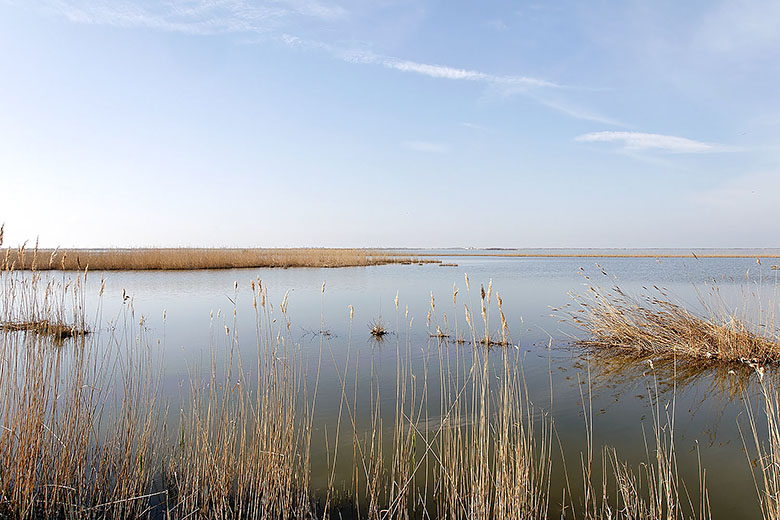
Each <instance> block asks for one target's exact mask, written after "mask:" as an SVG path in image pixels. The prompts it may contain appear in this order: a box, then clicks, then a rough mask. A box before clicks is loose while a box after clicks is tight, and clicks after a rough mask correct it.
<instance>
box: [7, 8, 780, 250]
mask: <svg viewBox="0 0 780 520" xmlns="http://www.w3.org/2000/svg"><path fill="white" fill-rule="evenodd" d="M778 49H780V2H777V1H776V0H766V1H763V0H730V1H721V2H719V1H713V0H706V1H696V0H691V1H686V2H679V1H674V0H669V1H664V0H661V1H650V0H647V1H639V0H626V1H617V0H615V1H606V0H594V1H591V2H581V1H571V2H566V1H561V2H519V1H515V2H509V1H500V0H495V1H488V2H463V1H452V0H450V1H444V0H442V1H412V0H375V1H374V0H269V1H251V0H143V1H130V0H116V1H110V0H39V1H36V0H0V222H4V223H5V245H11V246H16V245H19V244H21V243H23V242H24V241H26V240H27V241H29V243H30V244H32V243H34V242H35V241H36V240H38V241H39V243H40V245H41V246H46V247H49V246H50V247H119V246H172V247H175V246H215V247H216V246H242V247H250V246H260V247H277V246H278V247H281V246H324V247H692V248H693V247H697V248H700V247H778V246H780V218H779V217H780V88H778V85H780V51H778Z"/></svg>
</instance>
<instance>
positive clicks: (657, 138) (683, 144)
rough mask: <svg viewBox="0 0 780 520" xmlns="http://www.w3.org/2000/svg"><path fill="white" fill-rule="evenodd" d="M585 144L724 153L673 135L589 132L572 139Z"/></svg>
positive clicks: (634, 148) (633, 148) (635, 148)
mask: <svg viewBox="0 0 780 520" xmlns="http://www.w3.org/2000/svg"><path fill="white" fill-rule="evenodd" d="M574 140H575V141H580V142H585V143H622V144H623V148H625V149H627V150H660V151H665V152H671V153H710V152H719V151H724V148H723V147H722V146H720V145H718V144H714V143H705V142H703V141H695V140H693V139H688V138H687V137H678V136H675V135H664V134H649V133H644V132H590V133H588V134H583V135H579V136H577V137H575V138H574Z"/></svg>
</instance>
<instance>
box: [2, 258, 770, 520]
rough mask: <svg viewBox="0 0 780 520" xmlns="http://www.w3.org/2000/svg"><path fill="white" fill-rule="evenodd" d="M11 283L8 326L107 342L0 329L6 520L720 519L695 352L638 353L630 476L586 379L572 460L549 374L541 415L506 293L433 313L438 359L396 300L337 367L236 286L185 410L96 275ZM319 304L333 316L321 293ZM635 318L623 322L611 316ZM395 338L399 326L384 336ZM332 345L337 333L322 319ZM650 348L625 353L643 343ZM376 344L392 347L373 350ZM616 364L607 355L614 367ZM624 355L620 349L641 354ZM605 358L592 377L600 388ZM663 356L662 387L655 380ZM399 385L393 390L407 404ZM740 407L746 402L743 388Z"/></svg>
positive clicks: (324, 345) (749, 433)
mask: <svg viewBox="0 0 780 520" xmlns="http://www.w3.org/2000/svg"><path fill="white" fill-rule="evenodd" d="M2 276H3V285H2V288H3V308H2V316H1V318H2V321H3V322H4V323H57V324H60V325H61V326H63V327H68V328H69V330H74V331H89V332H90V333H89V334H73V335H70V336H68V337H62V338H60V339H59V340H57V339H56V338H55V337H54V336H52V335H49V334H40V333H37V332H35V331H34V330H32V329H34V328H31V329H25V328H24V327H7V328H5V330H3V331H2V332H0V337H1V338H2V341H1V343H0V398H1V399H2V408H0V414H1V415H0V420H1V422H0V457H2V460H4V461H7V463H6V464H3V465H2V466H1V467H0V515H3V516H8V517H11V518H39V517H59V518H84V517H87V518H108V517H111V518H115V517H142V518H146V517H150V518H180V519H183V518H196V517H199V518H315V517H318V518H319V517H334V518H336V517H338V518H344V517H353V518H376V519H386V518H429V517H430V518H432V517H438V518H524V519H527V518H539V519H542V518H553V517H555V518H560V517H563V518H585V519H607V518H610V519H611V518H623V519H638V518H641V519H652V518H664V519H678V518H679V519H682V518H686V519H687V518H709V517H710V516H713V511H712V510H711V507H710V494H709V491H708V482H710V481H711V479H712V476H711V474H709V473H707V471H706V467H704V466H701V465H699V467H698V469H697V473H696V474H698V478H693V479H691V478H690V472H686V471H682V470H681V469H680V467H679V463H678V460H679V459H680V458H681V457H683V456H684V454H682V453H680V452H679V449H678V446H677V443H676V437H677V433H676V427H675V424H676V416H677V415H678V414H679V413H680V412H678V411H677V409H676V395H675V393H674V392H672V393H671V394H670V393H665V392H664V391H663V389H662V388H661V386H662V385H663V381H662V380H663V379H664V376H663V375H662V374H661V372H659V371H662V370H663V369H664V367H666V368H669V367H671V368H670V369H671V370H673V371H674V372H675V374H676V373H677V369H678V367H681V366H683V365H684V364H683V363H679V364H678V362H677V359H676V357H677V355H676V354H675V355H672V356H666V355H660V356H658V357H654V356H655V354H656V353H657V352H656V350H652V349H648V348H638V347H635V348H638V350H639V351H641V352H642V354H643V355H648V356H649V357H647V358H646V360H642V361H640V362H639V363H637V359H634V360H632V361H627V362H626V365H624V366H623V368H617V369H616V370H619V371H628V370H630V369H629V368H628V367H635V366H637V365H638V364H643V366H644V368H643V369H642V370H643V371H644V374H645V375H647V374H649V379H648V381H649V382H650V384H649V385H648V386H647V387H646V389H645V393H646V396H647V397H648V399H649V400H650V401H652V403H653V404H652V405H651V406H650V410H651V412H652V413H651V416H650V429H649V430H648V431H647V432H646V436H645V437H644V438H642V436H637V437H636V439H635V442H636V443H638V444H640V445H642V446H643V447H642V450H643V451H644V452H645V457H644V458H643V460H639V461H636V460H635V458H633V457H631V458H630V459H631V460H629V459H627V458H624V456H623V451H622V449H621V448H620V447H611V446H609V445H606V444H605V443H603V442H602V441H600V440H599V438H598V436H597V435H598V431H599V420H600V418H599V417H598V412H596V411H594V409H593V397H592V396H591V395H590V392H591V390H592V388H594V384H593V382H592V381H591V379H590V373H591V370H590V369H588V370H586V371H585V372H583V373H582V375H581V376H578V380H577V387H578V390H577V391H578V392H579V398H580V404H579V407H580V418H581V422H580V424H581V426H580V428H581V429H580V434H579V435H576V434H575V437H579V442H578V443H575V444H574V445H572V444H571V443H567V444H564V443H563V442H562V441H561V434H562V432H561V431H560V430H559V423H558V422H556V420H555V413H554V412H555V408H556V405H555V403H554V402H553V389H552V386H553V384H554V383H553V378H552V373H550V374H549V380H550V382H549V385H550V389H549V392H548V399H547V400H545V399H539V398H538V397H534V395H532V394H533V393H534V389H533V388H532V385H530V384H529V381H528V375H527V374H526V368H525V367H526V360H525V354H524V352H523V350H522V349H521V348H520V347H519V339H518V337H517V336H516V334H514V335H513V330H512V329H511V328H510V324H509V320H508V319H507V317H506V315H505V310H506V309H505V307H504V302H503V299H502V297H501V296H500V295H499V294H498V292H497V291H495V290H494V289H493V286H492V284H491V283H488V284H487V285H486V286H481V287H480V288H479V290H478V291H476V290H475V291H472V288H471V284H470V282H469V280H468V277H466V278H465V280H464V285H463V286H461V287H458V286H457V285H456V286H454V287H453V289H452V292H451V293H450V294H449V295H447V296H446V297H445V298H444V299H443V300H444V302H445V303H441V302H437V300H436V299H435V298H434V295H433V294H431V297H430V302H429V304H428V307H429V308H428V314H427V318H426V329H427V331H428V332H427V335H428V336H429V337H430V338H431V339H430V341H429V342H428V344H427V345H426V346H422V347H421V345H420V344H419V343H418V342H417V340H416V339H415V336H414V335H413V334H411V330H412V328H413V321H414V316H413V313H410V311H409V310H408V307H406V306H405V305H404V304H403V302H401V301H399V298H398V296H396V298H395V300H394V302H393V306H394V309H393V312H394V318H395V323H394V324H393V331H394V333H393V334H392V335H391V336H390V341H388V340H387V339H385V341H383V342H382V343H381V344H380V343H379V342H376V340H375V339H371V338H373V337H377V338H378V337H379V336H380V335H378V334H374V333H373V332H372V330H371V327H369V329H370V330H369V331H368V332H367V331H366V329H365V328H363V327H364V326H365V325H364V324H363V323H357V325H359V326H358V327H354V332H351V331H352V330H353V322H355V321H356V320H357V318H355V315H354V309H352V308H350V312H349V320H348V321H349V331H350V333H349V334H348V335H347V336H346V337H345V338H343V339H342V340H339V341H341V342H343V343H344V346H345V348H344V350H341V351H339V350H335V349H334V347H333V342H334V341H336V340H334V339H333V338H332V337H331V335H330V334H328V335H327V336H326V335H324V334H319V335H317V336H316V337H315V340H314V341H316V342H317V343H318V344H315V348H314V350H313V351H311V350H312V349H311V345H310V346H309V349H308V350H309V352H306V348H305V346H304V345H302V344H301V343H300V342H299V341H296V338H295V337H294V334H293V330H294V329H293V324H292V318H291V316H290V314H289V308H288V307H289V302H288V298H287V295H285V297H284V298H283V299H282V301H281V303H280V304H278V305H275V304H273V303H272V296H271V294H270V293H269V288H268V286H267V285H266V284H264V283H263V282H262V281H261V280H260V279H254V280H252V281H251V283H249V288H250V289H251V303H250V307H242V306H241V305H239V304H238V303H237V302H238V301H239V298H238V284H236V285H235V288H234V290H235V292H236V294H235V295H233V296H232V297H230V301H231V303H232V304H233V306H232V308H229V311H228V312H226V313H222V312H217V314H216V315H215V316H214V317H213V319H212V325H211V330H212V335H211V339H210V341H209V351H208V353H207V358H206V361H204V362H201V363H198V364H194V365H188V369H187V376H186V377H184V378H183V379H182V380H181V381H180V382H179V384H178V386H179V394H180V396H179V399H178V400H177V401H174V402H175V403H176V404H175V405H172V402H171V400H172V398H171V396H170V395H167V394H166V393H165V391H164V380H165V377H166V375H165V373H164V369H163V367H164V364H163V363H162V362H161V360H162V358H163V357H164V350H165V344H164V343H160V342H157V341H156V338H155V337H154V336H152V335H151V334H150V331H149V329H147V327H146V325H145V317H143V316H140V315H137V314H136V311H135V308H134V302H133V299H132V298H131V297H125V296H124V294H123V297H122V304H121V307H120V312H119V314H118V316H117V317H116V318H115V319H113V320H112V321H111V322H109V323H104V322H103V321H102V320H103V318H102V312H101V309H102V304H101V303H99V302H100V299H101V298H102V290H103V287H104V286H105V284H104V283H103V282H102V281H101V283H100V285H99V287H100V292H99V293H98V294H96V295H92V296H90V297H94V298H96V299H97V300H98V303H97V304H96V305H95V306H94V307H90V306H89V305H87V303H86V302H87V299H88V297H87V294H86V287H87V284H86V282H87V278H88V277H96V276H101V275H100V274H98V273H89V272H83V271H82V272H78V273H75V274H57V273H42V272H37V271H35V272H21V271H16V270H15V269H13V268H9V266H6V270H5V271H4V272H3V275H2ZM317 292H320V290H319V289H318V290H317ZM321 294H322V298H324V296H325V287H324V285H323V287H322V289H321ZM618 294H621V293H618ZM323 301H324V300H323ZM632 301H633V300H632ZM620 302H622V300H620V301H619V302H618V303H614V302H610V306H608V307H606V309H607V310H609V312H613V311H614V309H615V307H613V306H614V305H618V306H619V305H621V303H620ZM623 303H624V302H623ZM323 305H324V304H323ZM90 308H93V309H96V313H95V315H94V316H91V315H88V309H90ZM671 308H672V309H673V310H676V309H677V307H671ZM661 309H662V310H664V311H665V312H672V311H669V307H668V306H665V305H662V307H661ZM634 310H636V309H634ZM247 312H248V313H250V314H251V315H252V316H253V320H252V321H253V325H254V326H253V328H254V331H253V334H252V333H250V334H249V335H248V336H247V330H246V328H243V329H242V325H241V323H242V322H241V320H240V319H239V316H240V315H242V314H243V313H247ZM323 312H324V311H323ZM623 312H625V311H623ZM638 312H639V314H640V315H641V316H644V314H645V313H646V312H647V311H638ZM689 315H690V316H693V311H686V312H685V313H684V314H683V316H685V317H686V319H690V320H691V322H690V323H688V322H686V323H688V326H689V329H684V330H686V331H687V332H686V336H685V337H687V335H688V334H691V335H693V337H694V338H699V337H701V336H702V334H703V333H702V334H698V335H694V332H693V331H691V330H690V327H695V326H696V325H697V324H700V323H705V325H706V327H704V331H705V332H706V333H707V334H709V331H710V329H709V328H707V327H709V326H710V325H709V324H706V320H705V319H704V318H700V319H701V320H702V322H698V321H695V320H693V318H692V317H691V318H689ZM661 321H662V322H663V323H666V321H667V320H661ZM762 322H764V320H762ZM599 323H604V322H599ZM606 323H607V324H609V325H611V324H612V323H613V322H612V321H606ZM617 323H618V324H619V325H620V327H625V324H624V323H623V322H621V321H618V322H617ZM653 323H655V322H653ZM389 327H390V325H386V324H385V322H382V324H381V330H383V331H386V330H387V328H389ZM239 330H242V334H239ZM320 330H327V329H326V327H325V318H324V317H323V318H322V319H321V329H320ZM599 330H601V329H599ZM619 330H622V329H620V328H619ZM666 330H667V329H662V331H666ZM737 330H741V329H739V328H738V329H737ZM621 334H624V333H621ZM648 334H649V332H648V331H643V334H642V335H639V334H637V335H635V336H632V335H631V334H628V335H623V336H620V337H621V338H627V339H623V340H622V341H625V342H627V341H629V340H632V341H633V339H632V338H634V337H636V338H638V339H642V338H647V337H648ZM665 334H667V335H666V336H659V337H661V338H663V339H664V341H666V340H667V339H668V338H670V336H668V334H669V333H668V332H665ZM767 334H768V333H767ZM593 337H594V338H596V337H598V336H596V334H594V335H593ZM607 337H611V336H607ZM704 337H709V336H706V334H704ZM751 337H752V336H751ZM766 337H771V336H766ZM676 339H679V338H676ZM365 341H374V342H375V344H374V345H373V346H371V349H370V351H369V352H368V353H366V350H365V349H364V348H363V347H362V345H363V343H364V342H365ZM670 341H671V340H670ZM695 344H696V345H698V344H699V343H695ZM605 345H606V347H605V348H604V349H602V350H601V352H611V351H613V347H614V346H612V345H611V344H609V343H606V344H605ZM621 345H622V347H621V348H620V349H615V351H616V352H617V351H618V350H620V351H622V350H623V347H626V346H627V343H626V344H621ZM639 345H642V344H641V343H639ZM751 345H753V344H752V343H751ZM761 345H763V344H761V343H758V347H753V348H760V346H761ZM247 346H249V350H247ZM382 350H385V351H386V352H384V353H383V352H382ZM252 351H253V352H254V355H253V356H251V357H247V352H252ZM751 352H753V357H752V358H751V359H753V360H756V361H755V362H753V361H751V363H754V364H755V366H754V367H750V366H746V369H747V370H749V371H750V373H749V374H748V375H747V376H746V377H747V378H748V379H750V378H751V377H752V378H753V381H758V382H759V383H758V384H759V386H760V394H759V395H760V396H762V397H761V399H760V400H759V401H757V403H758V404H757V406H760V408H757V409H754V408H753V407H752V406H753V405H752V404H746V408H745V410H746V413H747V414H748V415H749V419H750V420H749V421H748V423H747V424H748V426H747V429H746V430H745V436H744V437H743V441H744V443H745V449H746V452H747V453H748V456H749V458H748V460H747V461H746V462H745V466H746V467H748V468H750V470H751V471H753V472H754V475H755V476H756V481H755V482H756V492H757V502H758V503H759V504H760V509H761V510H762V511H763V515H764V518H778V508H777V496H778V491H779V489H778V488H780V486H778V484H777V482H778V473H777V471H776V467H777V466H778V463H777V458H778V453H780V434H778V433H777V431H776V430H777V429H778V426H777V425H778V424H780V418H778V406H777V390H776V387H775V386H774V383H773V381H774V379H773V378H772V377H770V376H769V374H766V375H764V374H763V372H760V373H759V372H758V370H759V369H760V368H762V367H764V364H763V361H762V360H767V361H768V360H769V359H770V358H769V357H768V356H763V357H762V356H758V355H756V351H755V350H753V351H751ZM663 353H664V351H662V352H661V354H663ZM678 354H680V353H678ZM366 355H368V356H369V358H368V359H366V358H365V356H366ZM679 357H680V358H681V359H683V358H684V356H683V355H682V354H680V355H679ZM619 358H621V357H620V356H617V355H615V356H606V357H605V359H613V360H617V359H619ZM690 358H691V359H699V357H697V356H691V357H690ZM388 359H390V360H392V361H391V362H392V366H391V367H387V366H385V367H384V368H383V367H381V366H380V364H381V363H382V361H380V360H383V361H384V362H385V363H387V361H388ZM593 359H594V361H593V365H592V369H593V371H594V372H595V371H597V370H598V369H599V368H601V369H604V365H603V364H602V365H599V364H598V361H596V360H595V358H593ZM621 359H622V358H621ZM653 359H656V363H657V364H658V368H657V369H656V367H653V366H652V363H648V362H647V361H648V360H649V361H652V360H653ZM707 359H708V360H709V358H707ZM718 359H719V358H718ZM648 366H649V367H651V368H648ZM612 368H614V366H613V367H612ZM383 370H385V371H386V370H390V371H391V372H392V373H393V378H392V380H391V382H390V384H389V385H388V384H387V382H386V381H385V380H384V379H383V378H382V374H381V371H383ZM729 370H730V369H729ZM767 370H769V369H767ZM681 372H682V370H681ZM328 374H330V375H328ZM751 374H755V376H751ZM690 377H692V378H693V377H695V376H694V375H691V376H690ZM724 377H730V376H729V375H725V376H724ZM756 378H758V379H756ZM326 382H327V384H328V385H329V386H328V387H327V388H326V386H325V385H326ZM737 393H742V394H743V395H746V394H747V391H746V386H743V387H741V389H740V390H738V391H737ZM753 402H754V401H752V400H750V399H746V403H753ZM323 406H329V407H330V408H331V411H330V412H329V413H331V414H333V415H334V417H333V419H334V420H332V421H330V422H329V423H328V424H329V426H325V427H323V425H322V424H321V423H320V422H319V417H320V415H318V414H319V413H320V411H319V410H320V408H321V407H323ZM754 410H755V411H754ZM567 433H569V434H570V433H571V432H567ZM572 461H575V462H574V463H572ZM683 474H686V475H688V476H683ZM715 516H716V515H715Z"/></svg>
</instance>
